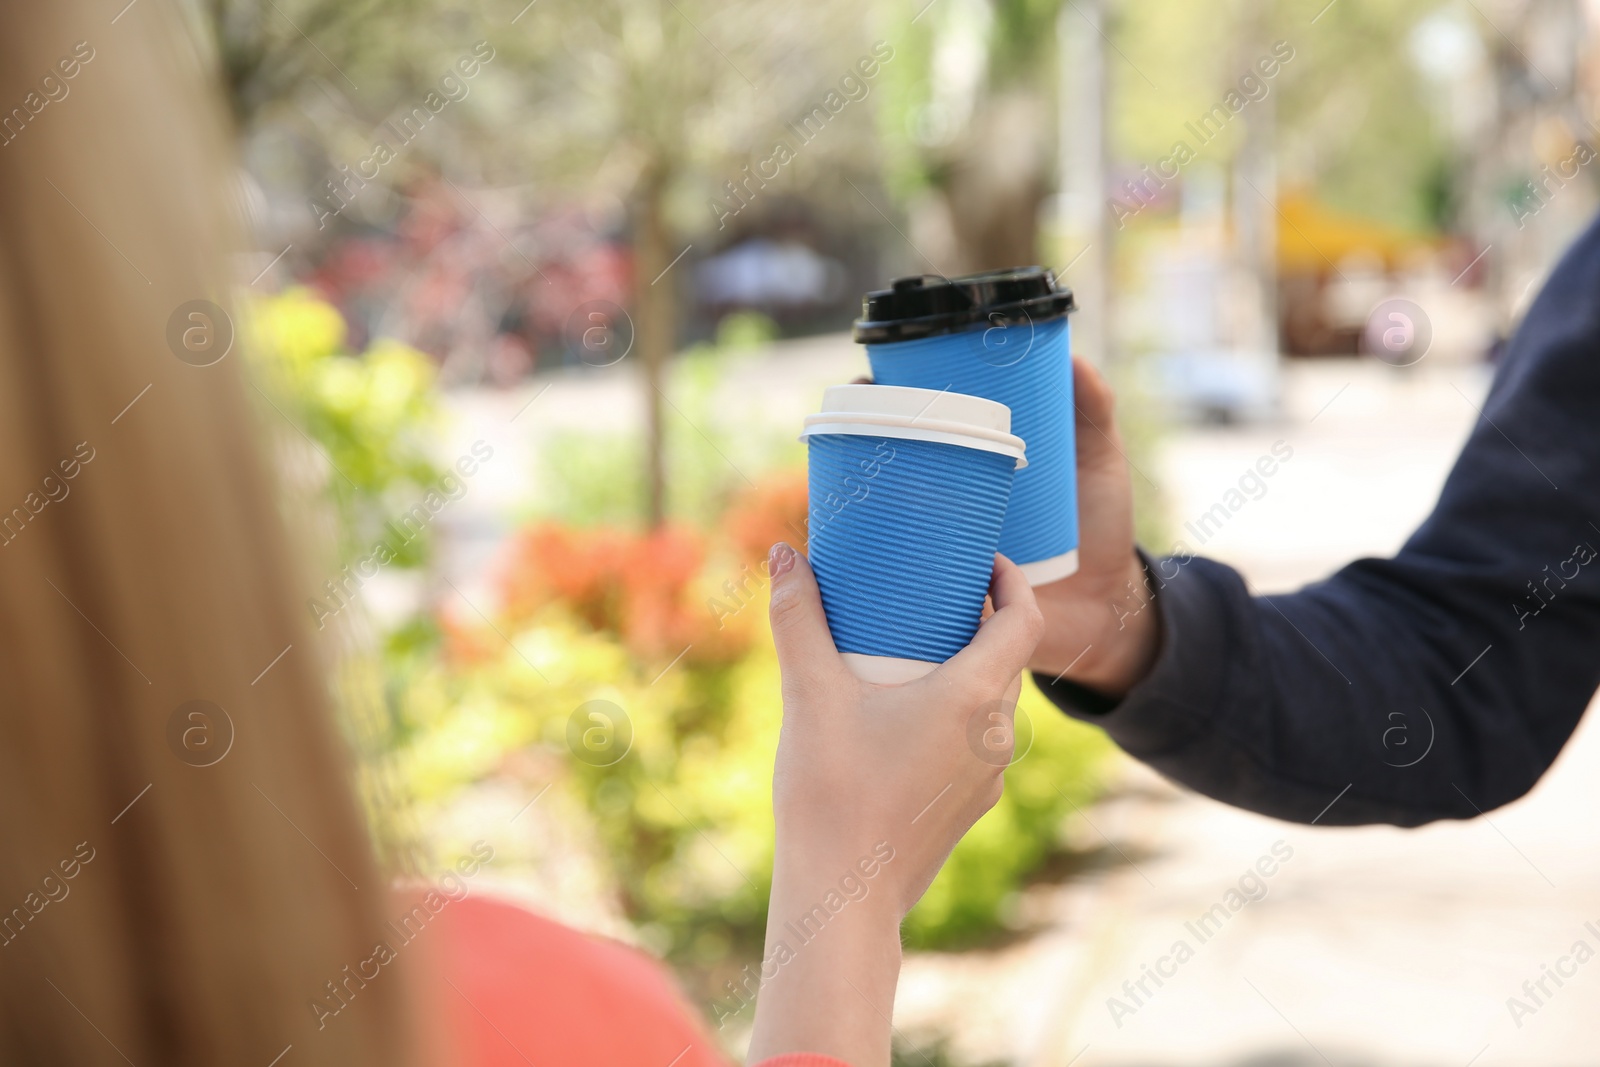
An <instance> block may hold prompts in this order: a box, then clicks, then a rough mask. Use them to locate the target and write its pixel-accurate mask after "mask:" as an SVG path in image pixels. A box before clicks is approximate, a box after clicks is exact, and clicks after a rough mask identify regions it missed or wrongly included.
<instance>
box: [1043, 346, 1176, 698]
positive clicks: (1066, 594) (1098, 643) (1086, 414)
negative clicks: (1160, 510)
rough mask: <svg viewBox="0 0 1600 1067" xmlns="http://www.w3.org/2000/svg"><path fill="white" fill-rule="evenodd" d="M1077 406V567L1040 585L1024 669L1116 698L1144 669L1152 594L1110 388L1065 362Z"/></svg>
mask: <svg viewBox="0 0 1600 1067" xmlns="http://www.w3.org/2000/svg"><path fill="white" fill-rule="evenodd" d="M1072 378H1073V393H1074V395H1075V399H1076V402H1077V406H1078V523H1079V530H1080V536H1079V544H1078V572H1077V573H1076V574H1073V575H1071V576H1070V577H1067V578H1063V579H1062V580H1061V581H1059V582H1051V583H1050V584H1049V585H1042V586H1039V587H1038V588H1037V589H1035V590H1034V595H1035V597H1036V598H1037V600H1038V603H1039V610H1040V611H1041V612H1043V613H1044V621H1045V628H1044V639H1043V640H1041V641H1040V642H1039V647H1038V649H1037V650H1036V651H1035V652H1034V654H1033V658H1032V659H1031V660H1029V662H1028V666H1029V668H1030V669H1032V670H1034V671H1036V672H1038V673H1040V674H1043V675H1044V676H1046V677H1047V678H1051V679H1055V678H1059V677H1062V676H1065V677H1066V678H1067V679H1068V680H1070V681H1074V682H1077V683H1078V684H1079V685H1084V686H1088V687H1089V688H1091V689H1094V690H1096V691H1098V692H1102V693H1105V694H1106V695H1108V696H1114V697H1120V696H1122V695H1123V694H1124V693H1126V692H1127V691H1128V690H1129V689H1130V688H1132V686H1133V684H1134V683H1135V682H1137V681H1138V680H1139V679H1140V678H1142V677H1143V676H1144V675H1145V673H1147V672H1148V671H1149V670H1150V667H1151V665H1152V664H1153V663H1154V662H1155V658H1156V652H1157V651H1158V646H1159V644H1160V626H1159V624H1158V616H1157V613H1156V607H1155V605H1154V604H1152V603H1151V602H1150V601H1151V597H1152V592H1151V588H1150V586H1149V584H1148V583H1147V578H1146V575H1145V571H1144V566H1143V564H1141V563H1140V561H1139V557H1138V555H1137V554H1136V553H1135V552H1134V550H1133V484H1132V482H1131V481H1130V479H1129V476H1128V460H1127V458H1126V457H1125V456H1124V455H1123V447H1122V439H1121V437H1120V436H1119V435H1118V433H1117V426H1116V420H1115V417H1114V413H1113V406H1114V399H1115V398H1114V397H1113V396H1112V393H1111V387H1110V386H1109V385H1107V384H1106V380H1105V379H1104V378H1103V377H1101V376H1100V372H1099V371H1097V370H1095V369H1094V368H1093V367H1092V366H1090V365H1089V364H1088V363H1085V362H1083V361H1081V360H1078V359H1074V360H1073V361H1072Z"/></svg>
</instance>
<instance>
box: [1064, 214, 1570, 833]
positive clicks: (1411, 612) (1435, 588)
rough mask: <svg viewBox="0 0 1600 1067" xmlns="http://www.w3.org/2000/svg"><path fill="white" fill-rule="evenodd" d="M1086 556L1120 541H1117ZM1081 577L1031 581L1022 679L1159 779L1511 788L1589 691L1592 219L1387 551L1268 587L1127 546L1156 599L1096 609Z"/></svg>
mask: <svg viewBox="0 0 1600 1067" xmlns="http://www.w3.org/2000/svg"><path fill="white" fill-rule="evenodd" d="M1080 382H1081V384H1083V385H1085V386H1087V388H1086V389H1084V390H1083V391H1084V393H1085V397H1086V401H1084V402H1081V403H1082V405H1083V407H1084V410H1083V411H1082V412H1080V427H1079V443H1080V448H1081V449H1083V450H1084V451H1085V452H1086V454H1087V459H1086V460H1085V461H1084V462H1088V463H1100V464H1102V465H1109V463H1110V460H1109V459H1108V458H1107V456H1108V448H1107V446H1108V445H1109V446H1111V447H1113V448H1115V447H1116V442H1115V439H1114V435H1115V430H1114V428H1112V427H1110V425H1109V420H1108V418H1107V417H1106V416H1107V415H1108V414H1109V412H1108V410H1106V406H1105V404H1103V403H1100V402H1099V401H1103V400H1104V399H1105V398H1104V397H1100V396H1097V388H1098V389H1099V390H1103V385H1100V383H1098V381H1097V380H1092V379H1091V380H1087V381H1085V380H1083V378H1080ZM1095 409H1099V411H1100V417H1099V418H1098V419H1096V418H1094V415H1095V414H1096V410H1095ZM1091 422H1092V423H1094V424H1095V425H1085V424H1087V423H1091ZM1101 475H1102V477H1101V483H1102V484H1104V477H1103V472H1101ZM1122 477H1123V479H1124V480H1125V479H1126V474H1125V473H1124V474H1123V475H1122ZM1090 479H1091V474H1090V473H1089V472H1084V474H1083V475H1082V476H1081V480H1083V481H1086V482H1090V485H1091V486H1092V484H1093V483H1092V481H1090ZM1090 491H1092V489H1086V493H1088V492H1090ZM1098 503H1099V504H1101V505H1107V506H1110V507H1111V508H1112V509H1115V507H1116V501H1115V500H1114V499H1112V500H1101V501H1098ZM1096 504H1097V501H1095V500H1092V499H1089V498H1088V497H1087V496H1086V498H1085V500H1084V501H1083V506H1084V508H1085V510H1086V512H1087V511H1088V509H1090V508H1093V507H1095V506H1096ZM1091 521H1092V517H1091ZM1100 521H1101V524H1102V526H1105V525H1106V524H1107V520H1105V519H1103V518H1102V519H1101V520H1100ZM1110 525H1111V526H1116V525H1117V524H1116V523H1115V522H1111V523H1110ZM1100 532H1101V533H1104V530H1103V529H1102V530H1101V531H1100ZM1095 533H1096V530H1095V529H1094V528H1093V526H1092V525H1091V524H1090V523H1089V522H1086V526H1085V546H1084V555H1085V557H1086V558H1088V557H1091V556H1092V555H1093V554H1092V553H1091V552H1090V546H1089V544H1088V542H1089V539H1090V538H1091V536H1094V534H1095ZM1123 544H1124V545H1126V542H1125V541H1124V542H1123ZM1099 553H1100V557H1101V558H1102V559H1104V558H1109V557H1112V556H1116V557H1117V558H1120V559H1121V560H1123V561H1125V560H1127V558H1128V555H1127V552H1126V548H1125V547H1124V548H1121V549H1118V548H1117V547H1116V543H1115V537H1113V539H1112V543H1111V544H1108V545H1101V546H1099ZM1086 571H1087V572H1088V573H1086V574H1085V575H1083V576H1081V580H1080V577H1079V576H1075V577H1074V578H1069V579H1066V580H1065V581H1063V582H1060V583H1056V586H1053V587H1052V586H1047V587H1044V588H1042V589H1040V590H1039V602H1040V606H1041V608H1042V609H1043V610H1044V612H1045V616H1046V620H1047V626H1048V628H1049V629H1048V631H1047V637H1046V640H1045V642H1044V644H1042V645H1041V652H1040V653H1039V654H1038V655H1036V657H1035V660H1034V663H1033V667H1034V668H1035V671H1036V675H1035V677H1036V680H1037V681H1038V682H1039V684H1040V686H1041V688H1042V689H1043V690H1044V691H1045V692H1046V694H1048V695H1050V696H1051V697H1052V699H1054V700H1055V701H1056V702H1057V703H1058V704H1059V705H1061V706H1062V708H1063V709H1064V710H1065V711H1067V713H1068V714H1071V715H1074V716H1076V717H1078V718H1082V719H1084V720H1085V721H1089V722H1093V723H1096V724H1097V725H1100V726H1102V727H1104V728H1105V730H1106V731H1107V732H1108V733H1109V734H1110V735H1111V736H1112V737H1113V738H1114V739H1115V740H1116V741H1117V743H1118V744H1119V745H1121V746H1122V747H1123V748H1124V749H1125V750H1127V751H1128V752H1129V753H1130V754H1132V755H1134V756H1136V757H1138V758H1139V759H1141V760H1143V761H1144V762H1146V763H1148V764H1150V765H1151V766H1152V767H1154V768H1155V769H1157V770H1159V771H1161V772H1162V773H1163V774H1165V775H1167V776H1169V777H1171V778H1173V779H1175V780H1177V781H1179V782H1182V783H1183V784H1185V785H1188V786H1190V787H1192V788H1194V789H1196V790H1198V791H1199V792H1202V793H1205V794H1206V795H1208V796H1211V797H1214V798H1216V799H1218V800H1222V801H1225V802H1227V803H1230V804H1235V805H1238V806H1240V807H1243V808H1248V809H1250V810H1253V811H1259V812H1262V813H1265V814H1268V815H1273V816H1277V817H1279V818H1284V819H1290V820H1294V821H1300V822H1309V821H1312V820H1314V819H1315V820H1317V821H1318V822H1320V823H1322V824H1347V825H1348V824H1358V823H1373V822H1385V823H1395V824H1397V825H1401V826H1415V825H1419V824H1421V823H1425V822H1430V821H1432V820H1434V819H1446V818H1471V817H1473V816H1474V815H1477V814H1478V813H1479V812H1480V811H1487V810H1489V809H1491V808H1495V807H1498V806H1500V805H1502V804H1505V803H1507V802H1509V801H1511V800H1514V799H1516V798H1517V797H1519V796H1521V795H1522V794H1523V793H1525V792H1527V791H1528V789H1529V788H1530V787H1531V786H1532V785H1533V784H1534V783H1535V782H1536V781H1538V779H1539V777H1540V776H1541V775H1542V774H1543V773H1544V772H1545V770H1546V769H1548V768H1549V766H1550V764H1551V763H1552V762H1553V761H1554V759H1555V757H1556V755H1557V754H1558V753H1559V752H1560V750H1561V747H1562V745H1563V744H1565V742H1566V740H1567V738H1568V737H1569V736H1571V734H1572V731H1573V729H1574V728H1575V727H1576V725H1577V722H1578V719H1579V718H1580V717H1581V716H1582V714H1583V710H1584V708H1585V707H1586V706H1587V705H1588V702H1589V700H1590V698H1591V696H1592V695H1593V694H1594V692H1595V688H1596V686H1597V685H1600V224H1597V225H1593V226H1591V227H1590V229H1589V230H1588V231H1587V232H1586V233H1585V234H1584V236H1583V237H1582V238H1581V239H1580V240H1579V241H1578V243H1577V244H1576V245H1575V246H1574V248H1573V249H1572V250H1571V251H1569V253H1568V254H1567V256H1566V257H1565V258H1564V259H1563V261H1562V263H1561V264H1560V265H1559V266H1558V268H1557V269H1556V271H1555V273H1554V274H1553V275H1552V276H1551V279H1550V282H1549V284H1548V285H1547V286H1546V288H1545V290H1544V291H1543V292H1542V293H1541V294H1540V296H1539V298H1538V300H1537V301H1536V302H1535V303H1534V305H1533V307H1532V309H1531V310H1530V311H1529V313H1528V316H1527V319H1526V321H1525V322H1524V324H1523V326H1522V328H1521V329H1520V330H1519V331H1518V333H1517V336H1516V337H1515V339H1514V340H1513V343H1512V344H1511V346H1510V348H1509V350H1508V352H1507V355H1506V358H1505V362H1504V364H1503V365H1502V366H1501V368H1500V370H1499V372H1498V373H1497V374H1496V376H1495V381H1494V385H1493V387H1492V389H1491V391H1490V395H1489V399H1488V401H1487V402H1486V403H1485V406H1484V410H1483V413H1482V417H1481V418H1480V419H1479V420H1478V424H1477V426H1476V427H1475V428H1474V430H1473V432H1472V435H1471V437H1470V438H1469V439H1468V442H1467V445H1466V447H1465V448H1464V449H1463V451H1462V453H1461V456H1460V457H1459V458H1458V460H1457V462H1456V465H1455V468H1454V470H1453V471H1452V472H1451V474H1450V477H1449V479H1448V480H1447V482H1446V484H1445V487H1444V491H1443V492H1442V494H1441V495H1440V498H1439V501H1438V504H1437V506H1436V507H1435V509H1434V512H1433V514H1432V515H1431V516H1430V517H1429V518H1428V519H1427V521H1426V522H1424V523H1423V525H1422V527H1421V528H1420V529H1418V530H1417V531H1416V533H1415V534H1413V535H1412V537H1411V539H1410V540H1409V541H1408V542H1407V543H1406V545H1405V546H1404V548H1402V549H1401V551H1400V552H1399V554H1398V555H1396V556H1395V557H1394V558H1393V559H1385V560H1379V559H1365V560H1360V561H1358V562H1356V563H1353V564H1351V565H1350V566H1348V567H1345V568H1344V569H1343V570H1341V571H1339V572H1338V573H1337V574H1335V575H1334V576H1333V577H1331V578H1329V579H1327V580H1325V581H1322V582H1319V583H1317V584H1315V585H1312V586H1309V587H1307V588H1306V589H1303V590H1301V591H1300V592H1297V593H1293V594H1289V595H1285V596H1273V597H1252V596H1250V594H1249V592H1248V591H1247V589H1246V588H1245V585H1244V582H1243V580H1242V579H1241V578H1240V577H1239V575H1238V574H1237V573H1236V572H1235V571H1233V570H1232V569H1230V568H1228V567H1225V566H1223V565H1221V564H1219V563H1215V562H1212V561H1208V560H1203V559H1196V558H1188V559H1180V558H1169V559H1164V560H1146V561H1143V566H1142V567H1141V566H1140V565H1139V564H1134V565H1133V574H1134V575H1135V577H1137V578H1143V577H1144V576H1145V575H1146V574H1147V575H1148V578H1149V584H1150V587H1151V588H1153V589H1154V590H1155V595H1154V601H1153V605H1152V606H1151V607H1150V608H1147V609H1145V610H1144V611H1142V612H1139V613H1138V614H1136V615H1131V616H1130V615H1129V614H1128V613H1127V609H1126V607H1123V608H1121V609H1120V610H1119V609H1118V608H1115V607H1113V606H1112V605H1113V604H1115V603H1117V602H1118V601H1119V599H1121V598H1123V597H1125V596H1126V593H1125V592H1118V589H1119V587H1124V586H1125V584H1126V581H1127V576H1128V572H1129V566H1128V565H1127V564H1126V563H1118V564H1115V565H1109V564H1106V563H1103V562H1102V563H1099V564H1091V565H1090V566H1087V567H1086ZM1074 583H1078V585H1077V586H1076V587H1074ZM1091 601H1094V602H1097V604H1098V607H1099V610H1100V611H1101V612H1102V613H1103V614H1102V615H1100V616H1091V612H1090V609H1091V603H1090V602H1091ZM1091 618H1093V621H1092V622H1091V621H1090V619H1091ZM1085 645H1088V646H1089V650H1088V651H1086V652H1083V653H1082V658H1081V659H1080V660H1078V661H1077V662H1076V663H1072V664H1070V665H1069V663H1068V661H1069V660H1070V659H1071V658H1072V656H1073V655H1074V654H1077V650H1080V649H1083V648H1084V647H1085ZM1063 669H1064V677H1061V678H1060V679H1059V681H1056V680H1055V679H1056V677H1057V675H1058V673H1063ZM1335 797H1338V798H1339V799H1338V802H1337V803H1335V804H1332V806H1331V807H1330V806H1329V805H1330V803H1331V802H1332V801H1333V800H1334V799H1335ZM1319 816H1320V818H1319Z"/></svg>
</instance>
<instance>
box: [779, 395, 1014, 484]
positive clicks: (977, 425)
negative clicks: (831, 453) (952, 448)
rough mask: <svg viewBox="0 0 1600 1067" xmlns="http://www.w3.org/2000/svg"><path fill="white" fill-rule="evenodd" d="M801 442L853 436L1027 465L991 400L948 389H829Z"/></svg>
mask: <svg viewBox="0 0 1600 1067" xmlns="http://www.w3.org/2000/svg"><path fill="white" fill-rule="evenodd" d="M805 427H806V428H805V431H804V432H803V433H801V435H800V438H801V440H804V439H805V438H807V437H810V436H811V435H812V434H832V433H836V434H853V435H856V436H861V437H895V438H901V439H903V440H909V441H934V442H937V443H939V444H946V445H960V446H962V447H964V448H977V449H981V450H983V451H985V452H998V453H999V454H1000V455H1002V456H1010V457H1012V458H1013V459H1015V460H1016V461H1017V468H1018V469H1019V470H1020V469H1021V468H1023V467H1026V466H1027V465H1028V461H1027V459H1025V458H1024V456H1023V453H1024V451H1025V449H1026V446H1025V445H1024V444H1023V441H1022V438H1020V437H1018V436H1017V435H1016V434H1014V433H1012V432H1011V409H1010V408H1008V407H1006V406H1005V405H1004V404H1001V403H999V402H998V401H994V400H985V399H984V398H983V397H981V396H968V395H966V394H965V393H952V392H950V391H949V390H948V389H937V390H936V389H912V388H910V387H908V386H903V385H834V386H829V387H828V389H827V391H826V392H824V393H823V394H822V410H821V411H820V412H818V413H817V414H815V415H807V416H806V420H805Z"/></svg>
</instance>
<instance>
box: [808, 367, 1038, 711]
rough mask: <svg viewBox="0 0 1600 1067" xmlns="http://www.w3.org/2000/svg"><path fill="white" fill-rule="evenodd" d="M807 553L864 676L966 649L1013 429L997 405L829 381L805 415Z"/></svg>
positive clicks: (1004, 498) (1003, 494)
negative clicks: (813, 408) (812, 411)
mask: <svg viewBox="0 0 1600 1067" xmlns="http://www.w3.org/2000/svg"><path fill="white" fill-rule="evenodd" d="M801 436H802V439H803V440H805V442H806V445H807V451H808V456H809V462H808V478H809V485H810V494H811V495H810V511H809V515H808V531H807V555H808V556H809V557H810V560H811V567H812V570H814V571H815V572H816V575H817V585H818V586H819V587H820V588H821V590H822V608H823V611H824V613H825V614H826V615H827V617H828V627H829V629H830V630H832V632H833V640H834V643H835V644H836V645H837V646H838V648H839V651H840V652H842V653H843V654H844V658H845V661H846V662H847V663H848V664H849V665H850V669H851V670H852V671H854V672H855V673H856V675H857V676H859V677H861V678H863V679H865V680H867V681H870V682H882V683H892V682H904V681H910V680H911V679H913V678H917V677H920V676H922V675H924V674H926V673H928V672H929V671H931V670H933V669H934V668H935V667H936V666H938V665H939V664H941V663H943V662H944V661H945V660H947V659H949V658H950V657H951V656H953V655H955V654H956V653H957V652H959V651H961V649H963V648H965V647H966V645H967V644H968V642H970V641H971V640H972V637H973V635H974V634H975V633H977V631H978V623H979V621H980V620H981V617H982V615H983V598H984V595H985V594H986V593H987V592H988V589H989V577H990V574H991V573H992V571H993V570H994V554H995V551H996V549H997V547H998V546H999V543H1000V529H1001V526H1002V524H1003V522H1004V520H1005V515H1006V505H1007V502H1008V501H1009V499H1010V497H1011V488H1012V482H1013V480H1014V478H1015V476H1016V473H1017V469H1018V468H1019V467H1022V466H1025V465H1026V460H1024V458H1023V443H1022V439H1021V438H1019V437H1017V436H1016V435H1014V434H1013V433H1011V413H1010V412H1009V411H1008V410H1006V407H1005V405H1004V404H999V403H996V402H994V401H992V400H984V399H982V398H981V397H974V396H964V395H961V394H959V393H952V392H949V391H937V390H929V389H910V388H903V387H896V386H884V385H837V386H834V387H833V388H831V389H829V390H827V392H826V393H825V394H824V396H823V401H822V410H821V411H820V412H819V413H817V414H815V415H808V416H806V420H805V432H804V433H803V434H802V435H801Z"/></svg>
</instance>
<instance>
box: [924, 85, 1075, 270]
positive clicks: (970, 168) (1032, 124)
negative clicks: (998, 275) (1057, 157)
mask: <svg viewBox="0 0 1600 1067" xmlns="http://www.w3.org/2000/svg"><path fill="white" fill-rule="evenodd" d="M1046 123H1047V116H1046V114H1045V110H1044V107H1043V106H1042V104H1041V102H1040V101H1039V100H1038V98H1037V97H1036V96H1034V95H1033V94H1032V93H1025V92H1019V91H1011V92H1007V93H1002V94H1000V95H997V96H991V97H987V98H984V99H981V100H980V101H979V102H978V105H977V107H976V109H975V110H974V112H973V116H972V122H971V123H970V124H969V126H968V132H967V133H966V134H965V135H964V137H963V138H962V141H961V143H960V145H959V148H958V155H957V157H956V158H955V160H954V161H953V163H952V165H951V167H950V171H949V177H948V178H947V180H946V181H945V183H944V184H943V187H942V190H941V191H942V193H943V195H944V200H945V204H946V206H947V208H948V210H949V213H950V226H951V230H952V231H953V234H954V237H955V245H956V258H955V263H954V264H953V265H952V266H950V267H947V268H946V269H947V270H951V271H953V272H956V273H962V274H965V273H968V272H970V271H978V270H999V269H1002V268H1005V267H1027V266H1032V265H1034V264H1036V263H1038V262H1039V205H1040V204H1041V203H1042V202H1043V201H1044V198H1045V196H1046V194H1047V193H1048V192H1049V186H1048V184H1047V182H1046V174H1047V171H1048V167H1049V159H1048V157H1047V155H1046V149H1047V143H1048V135H1049V133H1050V130H1049V128H1048V126H1047V125H1046Z"/></svg>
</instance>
